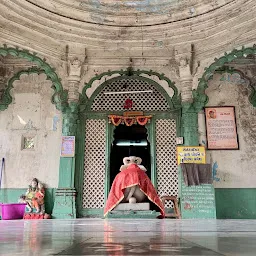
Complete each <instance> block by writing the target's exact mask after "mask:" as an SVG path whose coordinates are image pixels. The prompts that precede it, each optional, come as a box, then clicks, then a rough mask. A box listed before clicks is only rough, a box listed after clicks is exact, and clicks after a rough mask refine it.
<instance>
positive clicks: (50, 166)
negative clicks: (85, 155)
mask: <svg viewBox="0 0 256 256" xmlns="http://www.w3.org/2000/svg"><path fill="white" fill-rule="evenodd" d="M11 92H12V96H13V102H12V103H11V104H10V105H9V107H8V109H7V110H5V111H1V112H0V157H1V158H2V157H5V161H6V168H5V171H4V172H3V179H2V188H3V187H4V188H23V187H27V186H28V184H29V183H30V181H31V179H32V178H33V177H36V178H38V179H39V180H40V181H41V182H43V183H46V185H47V186H48V187H57V185H58V175H59V152H60V141H61V113H60V112H59V111H58V110H56V108H55V106H54V105H53V104H52V103H51V96H52V95H53V90H52V89H51V82H50V81H47V80H46V76H45V75H44V74H42V75H37V74H32V75H29V76H27V75H23V76H22V77H21V79H20V80H19V81H15V82H14V89H12V91H11ZM57 118H58V120H59V121H58V122H56V121H55V124H56V125H57V127H56V129H54V128H53V123H54V119H57ZM22 136H34V137H35V149H34V150H24V149H23V150H22Z"/></svg>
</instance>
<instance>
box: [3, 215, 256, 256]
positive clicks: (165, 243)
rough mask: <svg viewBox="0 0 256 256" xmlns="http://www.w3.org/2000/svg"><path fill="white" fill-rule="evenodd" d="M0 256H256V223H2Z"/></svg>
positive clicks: (37, 221)
mask: <svg viewBox="0 0 256 256" xmlns="http://www.w3.org/2000/svg"><path fill="white" fill-rule="evenodd" d="M0 255H28V256H32V255H33V256H34V255H36V256H43V255H99V256H101V255H104V256H106V255H108V256H122V255H159V256H160V255H204V256H207V255H211V256H214V255H229V256H249V255H251V256H255V255H256V220H241V221H239V220H171V219H164V220H158V219H157V220H127V219H126V220H120V219H118V220H117V219H116V220H115V219H111V220H102V219H78V220H27V221H23V220H16V221H3V220H2V221H0Z"/></svg>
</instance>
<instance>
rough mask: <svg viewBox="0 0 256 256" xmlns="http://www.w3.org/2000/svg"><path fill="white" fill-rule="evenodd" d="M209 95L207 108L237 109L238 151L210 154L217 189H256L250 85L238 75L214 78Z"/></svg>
mask: <svg viewBox="0 0 256 256" xmlns="http://www.w3.org/2000/svg"><path fill="white" fill-rule="evenodd" d="M208 85H209V86H208V89H207V90H206V94H207V95H208V97H209V102H208V104H207V106H235V110H236V118H237V132H238V136H239V146H240V149H239V150H209V151H208V161H209V162H211V163H212V164H213V169H214V172H216V173H215V181H214V183H215V184H214V186H215V188H254V187H255V184H256V172H255V159H256V146H255V145H256V134H255V132H256V109H254V108H253V107H252V106H251V104H250V102H249V100H248V96H249V95H250V91H251V90H250V87H249V84H248V81H245V80H243V79H241V77H240V76H239V75H238V74H233V75H232V76H231V75H230V74H223V75H220V74H215V75H214V77H213V80H210V81H209V84H208ZM200 119H201V121H200V124H201V125H200V129H199V131H200V133H201V138H200V139H201V141H200V142H201V144H204V143H205V141H206V139H205V136H204V135H205V133H204V132H203V131H204V129H203V127H202V124H203V121H202V119H203V116H202V114H201V115H200Z"/></svg>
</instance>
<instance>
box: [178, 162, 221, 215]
mask: <svg viewBox="0 0 256 256" xmlns="http://www.w3.org/2000/svg"><path fill="white" fill-rule="evenodd" d="M178 169H179V184H180V186H179V196H180V209H181V216H182V219H216V206H215V193H214V187H213V185H212V184H202V185H199V186H186V185H185V183H184V180H183V175H182V171H181V168H180V166H179V168H178Z"/></svg>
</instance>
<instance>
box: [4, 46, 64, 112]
mask: <svg viewBox="0 0 256 256" xmlns="http://www.w3.org/2000/svg"><path fill="white" fill-rule="evenodd" d="M8 54H9V55H11V56H14V57H18V58H23V59H26V60H28V61H30V62H32V63H34V64H36V65H37V67H32V68H29V69H26V70H23V71H20V72H18V73H16V74H14V76H13V77H11V78H10V79H9V81H8V84H7V87H6V88H5V90H4V93H3V97H2V100H1V101H0V111H1V110H5V109H7V108H8V106H9V104H11V102H12V97H11V94H10V91H11V89H12V88H13V82H14V81H15V80H19V79H20V76H21V75H22V74H28V75H29V74H32V73H37V74H41V73H44V74H45V75H46V77H47V80H51V81H52V89H53V90H54V94H53V96H52V103H53V104H55V106H56V108H57V109H62V108H63V107H64V105H65V104H66V102H67V92H66V91H65V90H63V87H62V84H61V79H60V78H59V77H58V75H57V74H56V72H55V69H54V68H52V67H51V66H50V65H49V64H48V63H47V62H46V61H45V59H41V58H40V57H38V56H36V53H33V54H31V53H29V51H28V50H19V49H18V48H8V47H7V46H6V45H4V47H0V56H4V57H5V56H7V55H8Z"/></svg>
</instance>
